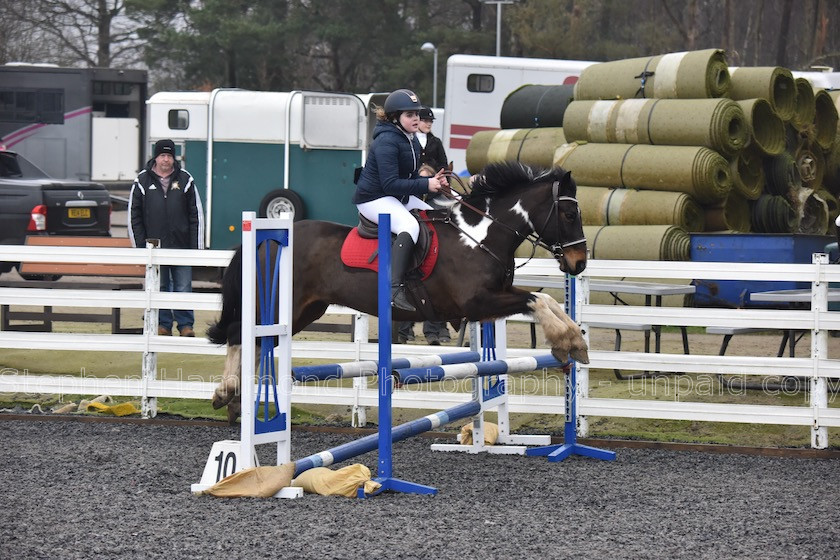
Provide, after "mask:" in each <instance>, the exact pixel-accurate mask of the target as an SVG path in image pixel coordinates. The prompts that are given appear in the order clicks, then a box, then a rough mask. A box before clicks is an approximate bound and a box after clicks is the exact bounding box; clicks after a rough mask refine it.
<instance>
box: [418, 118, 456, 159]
mask: <svg viewBox="0 0 840 560" xmlns="http://www.w3.org/2000/svg"><path fill="white" fill-rule="evenodd" d="M434 122H435V113H434V111H432V110H431V108H429V107H425V106H424V107H423V108H421V109H420V124H419V125H417V140H419V141H420V165H423V164H426V165H428V166H429V167H431V168H432V169H434V170H435V172H437V171H440V170H441V169H443V168H445V167H446V166H447V165H448V164H449V159H448V158H447V157H446V150H444V149H443V141H442V140H441V139H440V138H438V137H437V136H435V135H434V134H433V133H432V124H433V123H434Z"/></svg>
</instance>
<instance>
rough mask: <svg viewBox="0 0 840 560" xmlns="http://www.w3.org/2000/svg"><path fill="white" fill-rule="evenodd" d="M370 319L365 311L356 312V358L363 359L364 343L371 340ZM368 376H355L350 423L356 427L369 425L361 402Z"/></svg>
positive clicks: (354, 333) (365, 410) (354, 336)
mask: <svg viewBox="0 0 840 560" xmlns="http://www.w3.org/2000/svg"><path fill="white" fill-rule="evenodd" d="M369 324H370V322H369V320H368V316H367V315H366V314H364V313H358V312H357V313H356V320H355V323H354V328H353V341H354V342H355V344H356V360H357V361H359V360H361V359H362V344H366V343H367V342H368V340H369V333H370V329H369V328H368V327H369ZM367 384H368V378H367V377H365V376H360V377H355V378H353V409H352V411H351V413H350V425H351V426H353V427H354V428H363V427H364V426H365V425H367V408H366V407H364V406H362V405H361V404H360V402H361V396H362V391H364V390H365V389H367Z"/></svg>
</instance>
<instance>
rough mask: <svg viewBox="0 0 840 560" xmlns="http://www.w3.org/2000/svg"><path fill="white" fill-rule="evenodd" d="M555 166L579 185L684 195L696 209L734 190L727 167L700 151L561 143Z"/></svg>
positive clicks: (711, 154)
mask: <svg viewBox="0 0 840 560" xmlns="http://www.w3.org/2000/svg"><path fill="white" fill-rule="evenodd" d="M554 164H555V165H559V166H561V167H563V168H565V169H568V170H569V171H571V172H572V175H573V176H574V178H575V181H576V182H577V183H578V184H579V185H588V186H593V187H625V188H632V189H642V190H657V191H672V192H684V193H686V194H688V195H690V196H691V197H692V198H694V199H695V200H696V201H697V202H699V203H700V204H713V203H715V202H718V201H720V200H723V199H724V198H726V195H727V194H729V191H730V190H731V189H732V177H731V175H730V174H729V162H728V161H726V159H724V157H723V156H721V155H720V154H719V153H717V152H715V151H713V150H710V149H709V148H704V147H699V146H698V147H690V146H646V145H644V144H632V145H627V144H574V143H573V144H565V145H563V146H560V147H559V148H558V149H557V152H556V153H555V159H554Z"/></svg>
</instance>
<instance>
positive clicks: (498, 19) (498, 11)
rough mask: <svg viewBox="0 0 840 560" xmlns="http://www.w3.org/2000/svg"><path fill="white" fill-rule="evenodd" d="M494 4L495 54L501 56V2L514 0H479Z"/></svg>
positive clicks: (509, 2)
mask: <svg viewBox="0 0 840 560" xmlns="http://www.w3.org/2000/svg"><path fill="white" fill-rule="evenodd" d="M481 1H482V2H484V3H485V4H495V5H496V56H502V4H513V3H514V2H515V1H516V0H481Z"/></svg>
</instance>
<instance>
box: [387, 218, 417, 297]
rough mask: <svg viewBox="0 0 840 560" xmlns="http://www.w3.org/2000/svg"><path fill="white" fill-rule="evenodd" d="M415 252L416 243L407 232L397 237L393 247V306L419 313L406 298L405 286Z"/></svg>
mask: <svg viewBox="0 0 840 560" xmlns="http://www.w3.org/2000/svg"><path fill="white" fill-rule="evenodd" d="M413 251H414V241H413V240H412V239H411V235H410V234H409V233H407V232H402V233H400V234H399V235H397V238H396V239H395V240H394V244H393V245H391V305H392V306H393V307H396V308H397V309H402V310H404V311H417V309H415V307H414V306H413V305H411V303H410V302H409V301H408V298H406V294H405V284H403V278H404V277H405V273H406V272H407V270H408V265H409V263H410V262H411V253H412V252H413Z"/></svg>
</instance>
